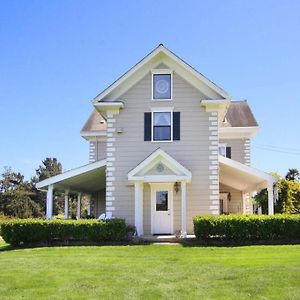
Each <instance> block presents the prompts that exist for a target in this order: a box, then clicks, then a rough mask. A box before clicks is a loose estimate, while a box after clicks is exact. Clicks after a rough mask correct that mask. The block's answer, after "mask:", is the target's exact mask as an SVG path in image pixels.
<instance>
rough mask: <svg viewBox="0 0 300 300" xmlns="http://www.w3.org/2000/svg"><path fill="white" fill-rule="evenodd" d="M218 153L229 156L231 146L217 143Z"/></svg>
mask: <svg viewBox="0 0 300 300" xmlns="http://www.w3.org/2000/svg"><path fill="white" fill-rule="evenodd" d="M219 154H220V155H222V156H224V157H227V158H231V147H227V145H226V144H219Z"/></svg>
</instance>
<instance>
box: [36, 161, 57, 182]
mask: <svg viewBox="0 0 300 300" xmlns="http://www.w3.org/2000/svg"><path fill="white" fill-rule="evenodd" d="M35 171H36V175H37V177H38V180H39V181H41V180H44V179H47V178H49V177H52V176H55V175H58V174H61V172H62V165H61V163H60V162H59V161H58V160H57V159H56V158H50V157H47V158H46V159H44V160H43V161H42V165H40V166H39V167H38V169H36V170H35Z"/></svg>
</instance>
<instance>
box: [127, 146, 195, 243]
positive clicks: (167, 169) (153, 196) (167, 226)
mask: <svg viewBox="0 0 300 300" xmlns="http://www.w3.org/2000/svg"><path fill="white" fill-rule="evenodd" d="M191 179H192V174H191V172H190V171H189V170H187V169H186V168H185V167H184V166H182V165H181V164H180V163H179V162H178V161H176V160H175V159H174V158H172V157H171V156H170V155H168V154H167V153H166V152H164V151H163V150H162V149H157V150H156V151H154V152H153V153H152V154H151V155H150V156H148V157H147V158H146V159H145V160H143V161H142V162H141V163H139V164H138V165H137V166H136V167H135V168H134V169H133V170H131V171H130V172H129V173H128V180H129V181H130V182H132V183H133V184H134V207H135V213H134V219H135V226H136V230H137V234H138V236H142V235H144V227H145V226H144V220H143V216H144V215H147V214H149V212H148V210H150V233H151V234H174V193H175V194H177V193H179V189H180V196H181V197H180V198H181V236H182V237H183V238H185V237H186V234H187V225H186V223H187V222H186V206H187V201H186V186H187V184H188V183H189V182H191ZM145 185H147V186H150V199H148V200H149V201H150V205H149V206H148V207H147V208H145V207H144V203H145V199H143V196H144V192H143V190H144V186H145Z"/></svg>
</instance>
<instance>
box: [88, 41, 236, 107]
mask: <svg viewBox="0 0 300 300" xmlns="http://www.w3.org/2000/svg"><path fill="white" fill-rule="evenodd" d="M160 56H164V58H167V59H169V60H170V62H173V63H175V64H176V66H177V67H178V70H177V71H180V70H181V71H183V72H186V73H188V74H189V76H190V77H191V78H187V77H188V76H184V78H185V79H186V80H187V81H189V79H190V83H191V84H192V85H194V86H195V87H196V88H197V87H198V88H199V87H200V86H201V85H202V86H203V84H204V85H205V86H207V87H208V88H209V89H211V91H213V92H215V93H216V94H218V95H219V98H226V99H230V98H231V97H230V96H229V94H228V93H227V92H225V91H224V90H223V89H221V88H220V87H219V86H217V85H216V84H215V83H214V82H212V81H210V80H209V79H208V78H206V77H205V76H204V75H203V74H201V73H200V72H198V71H196V70H195V69H194V68H193V67H192V66H190V65H189V64H188V63H186V62H185V61H183V60H182V59H181V58H179V57H178V56H177V55H176V54H174V53H173V52H172V51H170V50H169V49H168V48H166V47H165V46H164V45H163V44H160V45H158V47H156V48H155V49H154V50H153V51H152V52H150V53H149V54H148V55H147V56H145V57H144V58H143V59H142V60H141V61H139V62H138V63H137V64H136V65H134V66H133V67H132V68H131V69H129V70H128V71H127V72H126V73H125V74H123V75H122V76H121V77H119V78H118V79H117V80H116V81H115V82H114V83H112V84H111V85H110V86H108V87H107V88H106V89H105V90H103V91H102V92H101V93H100V94H98V95H97V96H96V97H95V98H94V99H93V104H96V103H98V102H100V101H103V99H104V98H105V97H108V96H109V95H110V94H111V93H112V92H113V91H114V90H115V89H117V88H118V87H119V86H120V85H122V84H124V83H125V81H127V80H131V81H132V85H133V84H134V83H135V82H137V80H138V79H137V78H142V77H143V76H144V75H145V73H143V72H142V71H141V69H142V68H143V67H144V66H146V65H147V63H150V61H151V60H154V59H155V58H159V57H160ZM157 63H161V61H157ZM148 71H149V70H148ZM134 77H135V78H134ZM132 85H127V88H128V89H129V88H130V87H131V86H132ZM125 91H126V90H123V91H122V92H123V93H124V92H125ZM121 94H122V93H121ZM113 98H114V97H113ZM114 100H115V99H106V100H105V101H114Z"/></svg>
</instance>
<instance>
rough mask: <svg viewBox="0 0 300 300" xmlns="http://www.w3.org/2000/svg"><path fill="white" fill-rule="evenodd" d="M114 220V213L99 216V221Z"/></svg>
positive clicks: (109, 212)
mask: <svg viewBox="0 0 300 300" xmlns="http://www.w3.org/2000/svg"><path fill="white" fill-rule="evenodd" d="M110 219H113V216H112V212H111V211H108V212H107V213H103V214H101V215H100V216H99V218H98V220H110Z"/></svg>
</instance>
